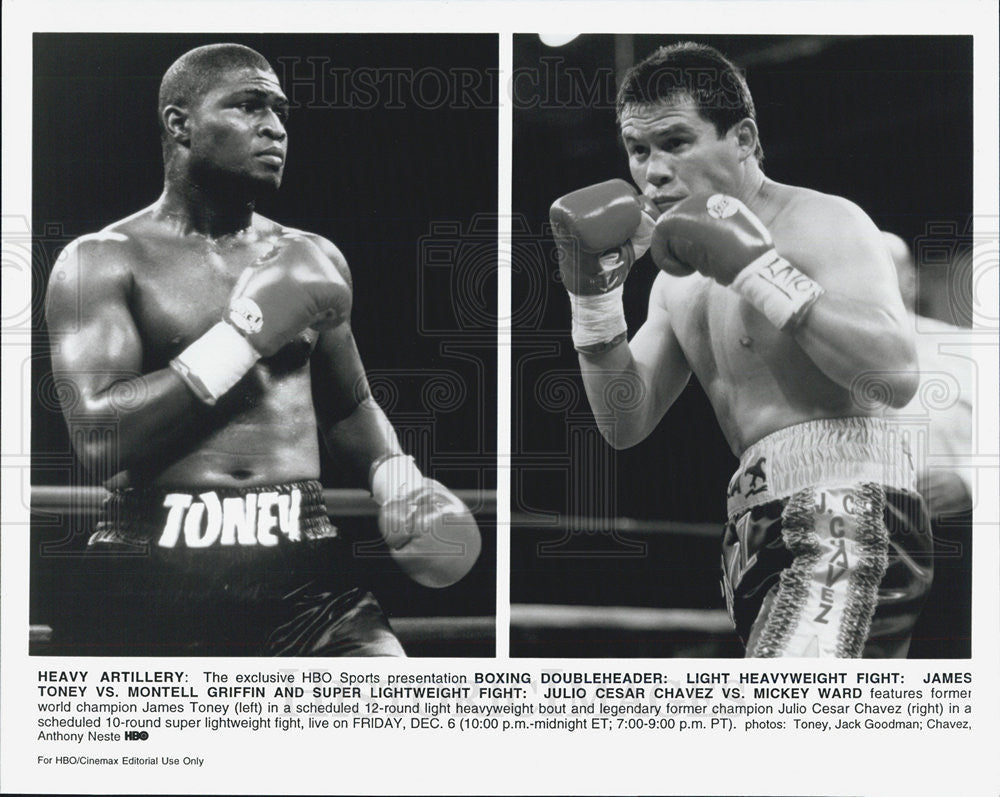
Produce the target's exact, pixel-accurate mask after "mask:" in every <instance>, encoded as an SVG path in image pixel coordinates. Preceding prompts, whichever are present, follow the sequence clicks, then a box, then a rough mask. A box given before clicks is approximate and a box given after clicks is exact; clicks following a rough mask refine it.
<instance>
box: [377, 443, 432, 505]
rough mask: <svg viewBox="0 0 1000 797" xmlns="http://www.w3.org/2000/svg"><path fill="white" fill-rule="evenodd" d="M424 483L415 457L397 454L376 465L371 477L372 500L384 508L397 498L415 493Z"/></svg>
mask: <svg viewBox="0 0 1000 797" xmlns="http://www.w3.org/2000/svg"><path fill="white" fill-rule="evenodd" d="M423 481H424V474H422V473H421V472H420V468H418V467H417V463H416V462H414V461H413V457H410V456H407V455H406V454H396V455H394V456H391V457H386V458H385V459H383V460H382V461H381V462H377V463H376V464H375V467H374V470H373V471H372V475H371V484H372V498H374V499H375V503H376V504H378V505H379V506H383V505H385V504H387V503H389V502H390V501H392V500H393V499H395V498H401V497H402V496H404V495H406V494H407V493H410V492H413V490H415V489H417V488H418V487H419V486H420V485H421V484H422V483H423Z"/></svg>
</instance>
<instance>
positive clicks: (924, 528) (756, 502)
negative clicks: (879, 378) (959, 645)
mask: <svg viewBox="0 0 1000 797" xmlns="http://www.w3.org/2000/svg"><path fill="white" fill-rule="evenodd" d="M897 432H898V430H897V429H895V428H894V427H893V425H892V424H891V423H887V422H886V421H884V420H882V419H877V418H834V419H827V420H820V421H810V422H807V423H802V424H797V425H795V426H791V427H788V428H787V429H782V430H780V431H778V432H775V433H774V434H771V435H768V436H767V437H765V438H763V439H762V440H760V441H759V442H757V443H755V444H754V445H752V446H750V448H748V449H747V450H746V452H744V454H743V456H742V457H741V458H740V467H739V469H738V470H737V472H736V474H735V475H734V476H733V478H732V480H731V481H730V484H729V492H728V507H727V509H728V518H729V519H728V523H727V525H726V530H725V535H724V537H723V548H722V567H723V577H722V581H723V592H724V593H725V596H726V602H727V604H728V606H729V612H730V616H731V617H732V619H733V622H734V623H735V625H736V629H737V632H738V633H739V635H740V638H741V639H742V640H743V642H744V644H745V645H746V655H747V656H748V657H779V656H809V657H858V656H862V655H864V656H865V657H893V658H898V657H904V656H905V655H906V652H907V649H908V647H909V644H910V636H911V634H912V631H913V625H914V623H915V622H916V619H917V616H918V614H919V613H920V609H921V607H922V606H923V603H924V600H925V599H926V597H927V592H928V590H929V589H930V585H931V577H932V572H933V570H932V567H933V565H932V558H931V555H932V540H931V534H930V525H929V523H928V518H927V513H926V511H925V509H924V505H923V501H922V499H921V498H920V496H919V495H918V494H917V493H916V492H915V490H914V482H913V480H914V476H913V472H914V471H913V463H912V461H911V459H910V455H909V452H908V450H907V448H906V444H905V440H904V439H902V437H901V435H900V434H898V433H897Z"/></svg>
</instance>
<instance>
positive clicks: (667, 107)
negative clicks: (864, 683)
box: [511, 33, 977, 659]
mask: <svg viewBox="0 0 1000 797" xmlns="http://www.w3.org/2000/svg"><path fill="white" fill-rule="evenodd" d="M514 78H515V79H514V82H513V99H514V133H513V200H512V201H513V209H514V218H515V219H517V220H518V221H519V224H518V225H515V230H518V229H519V230H520V231H521V234H520V235H519V236H518V233H517V232H515V239H514V244H513V247H514V250H513V251H514V257H513V288H512V290H513V297H514V298H513V306H514V308H515V309H514V318H515V325H514V331H513V337H514V357H513V364H512V369H511V370H512V382H513V385H512V396H513V402H514V404H515V406H516V407H517V408H518V409H517V411H516V414H515V421H514V427H513V433H512V447H513V456H514V462H515V463H516V465H515V474H514V478H513V483H512V494H513V505H512V532H511V535H512V547H511V604H512V608H511V618H512V622H511V654H512V655H513V656H567V657H591V656H593V657H623V656H647V657H648V656H657V657H660V656H662V657H722V658H725V657H739V656H744V655H745V656H747V657H763V658H771V657H782V656H793V657H838V658H842V657H848V658H850V657H860V656H864V657H870V658H901V657H906V656H907V655H909V656H911V657H916V658H945V659H947V658H957V659H961V658H968V657H969V656H970V651H971V646H970V644H971V643H970V628H971V562H972V556H973V551H972V537H971V522H972V510H973V506H972V476H971V474H970V473H969V472H968V468H967V467H966V465H967V463H968V462H969V458H970V456H971V455H972V453H973V439H972V438H973V428H974V420H975V414H976V410H977V408H976V407H975V406H974V403H973V395H974V391H975V389H976V386H975V383H974V378H975V374H974V363H973V362H972V361H971V359H970V358H971V354H970V353H971V347H970V342H971V329H970V327H971V324H972V317H973V307H972V304H973V300H974V296H973V290H972V276H973V262H972V260H973V258H972V248H973V238H972V154H973V148H972V144H973V140H972V98H973V93H972V90H973V83H972V37H969V36H920V37H916V36H816V35H810V36H806V35H797V36H792V35H786V36H761V35H745V36H743V35H727V36H712V35H708V36H706V35H694V34H683V33H677V34H675V33H664V34H659V35H654V34H649V33H643V34H641V35H629V34H617V35H581V36H577V37H569V36H566V37H561V38H560V37H554V36H548V35H530V34H524V35H517V36H515V37H514Z"/></svg>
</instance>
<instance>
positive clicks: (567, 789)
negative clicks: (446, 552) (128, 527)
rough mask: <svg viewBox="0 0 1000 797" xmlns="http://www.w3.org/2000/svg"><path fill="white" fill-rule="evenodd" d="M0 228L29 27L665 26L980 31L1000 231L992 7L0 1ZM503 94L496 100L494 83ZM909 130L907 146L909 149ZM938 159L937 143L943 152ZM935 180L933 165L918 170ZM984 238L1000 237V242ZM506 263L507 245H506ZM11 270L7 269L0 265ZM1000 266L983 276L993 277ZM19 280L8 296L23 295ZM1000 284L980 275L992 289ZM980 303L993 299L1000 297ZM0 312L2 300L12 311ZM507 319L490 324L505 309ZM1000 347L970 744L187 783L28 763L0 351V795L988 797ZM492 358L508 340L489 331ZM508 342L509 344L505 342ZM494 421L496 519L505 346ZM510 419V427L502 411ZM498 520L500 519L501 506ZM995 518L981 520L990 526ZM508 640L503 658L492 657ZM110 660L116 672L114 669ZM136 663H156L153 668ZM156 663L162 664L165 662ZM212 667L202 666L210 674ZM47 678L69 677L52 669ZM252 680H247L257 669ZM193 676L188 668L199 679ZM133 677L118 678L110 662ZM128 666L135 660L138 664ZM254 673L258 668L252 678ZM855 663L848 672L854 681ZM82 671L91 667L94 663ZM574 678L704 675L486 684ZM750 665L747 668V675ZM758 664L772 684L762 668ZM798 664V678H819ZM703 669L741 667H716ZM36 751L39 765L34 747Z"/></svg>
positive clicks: (25, 142)
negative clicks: (0, 40)
mask: <svg viewBox="0 0 1000 797" xmlns="http://www.w3.org/2000/svg"><path fill="white" fill-rule="evenodd" d="M3 18H4V19H3V21H4V52H3V174H4V180H3V188H2V191H3V213H4V215H5V216H9V215H12V214H13V215H15V216H16V215H27V214H26V213H25V211H26V210H27V209H30V207H31V173H30V172H31V158H30V120H31V32H32V31H111V30H115V31H145V30H159V31H167V30H173V31H178V32H181V31H199V32H201V31H211V30H226V31H237V30H244V31H253V32H261V31H273V30H275V29H276V28H279V27H280V29H281V31H282V32H316V31H321V30H332V31H336V32H351V31H355V32H374V31H379V32H393V31H434V32H446V31H452V32H499V33H500V34H501V40H500V44H501V69H502V70H504V72H503V74H505V75H506V74H509V73H510V69H511V55H510V46H511V34H513V33H515V32H524V31H537V30H562V29H565V28H566V27H567V26H572V27H573V28H574V29H577V30H581V31H606V32H613V31H622V30H627V31H635V30H651V31H652V30H662V31H667V32H669V31H671V30H676V31H683V32H686V33H698V32H704V33H716V34H721V33H824V34H871V33H882V34H888V33H894V34H974V35H975V37H976V39H975V51H974V58H975V71H976V74H975V123H976V124H975V135H976V168H975V202H974V206H975V214H976V216H977V217H978V218H979V219H981V220H986V219H989V220H992V222H989V223H992V224H993V225H996V220H997V219H998V217H1000V209H998V204H997V191H996V186H997V185H998V182H1000V179H998V171H997V160H996V157H997V154H996V153H997V140H998V136H997V126H996V120H997V96H998V81H997V64H998V55H997V31H996V22H997V16H996V5H995V3H992V2H938V3H902V2H891V3H890V2H842V3H838V4H833V3H818V2H798V3H791V2H773V3H763V2H752V1H751V0H747V1H746V2H717V3H712V2H702V3H694V2H690V3H686V2H664V3H655V2H629V3H625V2H622V3H614V4H612V3H607V2H586V3H568V2H533V3H528V2H509V3H500V2H490V3H476V4H473V3H456V2H450V3H449V2H406V3H401V2H390V1H388V0H387V1H386V2H373V3H367V4H364V3H358V2H351V3H340V2H274V3H264V2H239V3H235V2H234V3H232V4H227V3H224V2H213V1H212V0H199V1H198V2H171V3H167V2H162V3H143V4H136V3H133V2H128V3H126V2H100V3H99V2H44V1H41V2H39V1H36V2H31V0H12V2H8V3H6V4H4V6H3ZM504 88H505V86H504ZM919 134H920V131H919V130H917V131H914V135H919ZM500 143H501V153H500V161H499V163H500V177H501V189H500V210H501V213H505V212H506V213H508V214H509V211H510V193H509V191H510V188H509V186H510V168H511V164H510V154H509V145H510V108H509V105H503V106H502V107H501V136H500ZM942 146H947V143H946V142H942ZM927 168H928V170H933V168H934V164H927ZM995 229H996V227H995V226H994V231H995ZM501 251H502V252H503V251H509V241H506V242H504V241H502V242H501ZM5 265H6V263H5ZM994 268H995V265H994ZM500 274H501V286H500V297H501V302H502V304H501V307H504V306H505V305H504V304H503V303H504V302H505V303H506V306H509V301H510V283H509V274H510V272H509V270H507V269H501V271H500ZM19 279H20V280H21V281H22V283H23V284H20V285H19V284H18V280H19ZM994 284H995V279H993V278H988V279H987V280H986V285H987V287H988V286H992V285H994ZM4 288H5V291H4V293H5V297H4V300H3V301H4V305H3V306H4V317H5V318H7V317H8V315H9V311H11V310H12V309H16V307H17V305H16V298H17V296H18V295H23V293H24V292H25V291H26V290H27V283H26V282H24V275H23V274H17V273H8V269H6V268H5V269H4ZM988 289H989V290H990V291H991V292H992V293H991V295H990V296H986V297H980V298H981V299H982V301H985V302H989V303H992V302H993V301H995V298H996V296H995V292H993V291H995V289H994V288H990V287H988ZM11 297H14V298H13V299H12V298H11ZM501 316H503V313H501ZM995 337H996V336H995V333H983V337H982V339H983V341H984V344H985V345H983V346H981V347H979V351H980V356H979V358H978V367H979V374H980V377H981V378H980V384H979V387H980V394H979V396H978V397H977V398H978V401H977V404H976V406H977V408H979V410H980V411H981V412H982V413H986V414H984V415H982V416H981V417H980V428H979V433H980V440H979V445H980V447H979V449H978V451H979V452H980V454H981V455H982V456H983V459H982V460H981V462H982V463H983V465H982V467H981V469H980V472H979V473H980V478H979V484H978V490H977V493H978V495H977V525H976V530H975V563H974V584H975V590H976V591H975V606H974V617H973V628H974V630H973V641H974V648H973V655H974V658H973V660H972V662H971V664H970V665H969V666H965V663H959V662H953V663H949V664H948V665H947V666H946V667H942V668H941V669H954V670H970V671H972V672H973V674H974V675H973V677H974V683H975V690H976V694H977V706H978V716H977V719H976V730H975V732H974V733H973V734H972V735H971V736H949V735H938V736H935V735H932V734H930V733H927V734H924V735H923V736H920V737H916V738H914V737H913V736H911V735H908V734H885V733H882V734H877V735H871V734H858V735H857V736H855V737H851V738H850V739H849V741H847V742H845V741H844V740H843V738H841V739H840V740H839V741H838V740H834V739H832V738H826V737H822V738H821V737H816V736H814V735H811V734H798V735H792V734H782V735H779V736H771V735H769V734H765V733H761V734H760V735H758V736H747V735H744V734H731V736H730V739H728V740H725V741H724V740H722V739H720V738H719V737H712V738H710V739H707V740H703V741H700V740H696V739H693V738H683V737H682V738H679V739H678V738H675V737H670V739H669V741H668V742H665V741H664V740H663V738H662V737H659V736H649V737H641V736H636V735H628V736H625V735H611V734H609V735H608V736H598V735H596V734H587V735H583V734H577V735H570V734H565V735H555V734H547V735H545V736H541V735H536V736H530V735H524V734H522V735H519V736H513V735H511V736H504V737H498V736H485V735H483V736H476V735H471V734H466V735H456V734H446V735H429V734H428V735H408V736H404V737H400V736H395V735H386V736H384V737H378V736H375V735H372V734H367V735H365V736H363V737H360V738H358V739H357V740H356V743H354V740H348V741H345V740H344V739H342V738H341V737H336V741H335V742H332V743H331V742H330V741H325V740H323V739H321V738H319V737H317V736H312V735H309V736H304V735H299V736H296V737H291V736H290V737H288V741H287V742H285V743H282V742H281V741H280V740H278V741H276V737H273V736H272V737H259V738H258V737H253V738H251V739H250V740H249V741H246V742H245V743H242V744H239V745H237V744H236V743H234V742H232V741H231V740H222V739H221V737H220V742H219V743H218V744H216V745H213V748H214V751H215V752H214V755H215V756H216V760H215V763H214V764H213V765H211V766H206V768H204V769H201V770H195V771H181V772H164V773H162V774H161V773H157V776H156V777H155V779H147V778H148V776H143V779H142V780H140V779H139V775H140V774H141V773H133V774H131V775H130V774H129V773H128V772H125V773H121V772H102V771H97V772H94V771H90V770H82V769H64V770H53V769H49V770H40V769H36V768H35V767H34V766H33V760H34V759H33V755H32V756H30V757H29V756H26V755H22V752H23V751H25V750H26V749H30V748H32V745H31V744H30V743H28V742H27V741H26V740H27V739H28V738H30V731H31V729H30V728H29V729H26V728H25V727H24V723H23V720H22V719H21V718H23V717H26V716H32V711H33V708H32V707H33V703H34V702H35V701H34V695H33V691H34V690H33V688H32V687H33V685H34V684H35V671H36V670H37V669H38V665H39V661H37V660H34V661H29V660H28V658H27V656H26V655H25V653H26V651H25V639H24V628H25V626H26V625H27V616H28V614H27V592H28V572H27V568H26V567H25V563H26V562H27V561H28V545H27V540H28V536H27V533H26V532H27V528H28V515H27V507H28V496H29V484H28V476H27V474H28V472H29V470H28V469H29V464H30V463H29V456H30V453H29V450H28V448H27V444H28V440H29V439H30V436H29V433H28V418H29V396H28V385H27V381H26V380H25V379H23V377H21V376H19V374H20V373H21V368H22V364H23V357H24V354H25V353H26V352H27V351H28V349H27V348H26V346H27V345H28V344H29V341H28V340H27V339H26V338H24V337H18V336H17V335H11V334H6V333H5V334H4V338H3V353H4V358H3V369H4V371H3V373H4V377H5V378H4V379H3V381H2V384H3V396H2V398H3V423H2V442H3V460H2V464H3V477H4V478H3V479H2V490H3V493H2V501H3V503H2V510H3V529H2V531H3V534H2V546H3V548H2V558H0V562H2V583H3V601H2V626H0V628H2V632H0V633H2V637H0V649H2V651H3V658H2V661H0V678H2V690H0V700H2V706H0V754H2V756H3V759H2V767H3V768H2V771H0V788H2V789H3V790H4V791H27V792H57V791H63V790H72V791H92V792H111V793H113V792H116V791H129V790H131V791H136V790H138V791H149V790H155V791H163V792H177V793H186V792H190V793H202V792H206V791H216V792H236V793H240V792H245V793H249V792H271V793H282V792H313V793H362V792H378V791H383V792H386V793H398V794H406V793H528V792H538V793H578V794H596V793H625V792H631V793H675V794H681V793H683V794H736V793H740V794H748V793H756V794H777V793H796V794H807V793H808V794H828V795H829V794H869V795H882V794H885V795H891V794H901V795H902V794H905V795H917V794H928V795H941V794H962V795H979V794H982V795H987V794H988V795H991V796H992V795H996V793H997V791H998V788H1000V771H998V769H1000V768H998V756H997V755H996V739H997V738H1000V735H998V721H997V718H998V715H1000V710H998V707H1000V697H998V688H997V687H998V675H997V674H998V670H1000V667H998V662H1000V647H998V645H1000V635H998V629H1000V612H998V608H1000V591H998V579H997V565H998V562H1000V545H998V534H997V531H998V525H997V523H996V520H997V518H998V517H1000V512H998V501H997V491H996V486H997V470H996V467H995V465H996V452H997V439H998V425H997V417H996V396H997V395H998V392H997V390H998V388H997V386H998V375H997V349H996V340H995ZM498 342H499V343H501V344H502V343H504V333H503V332H502V331H501V333H500V340H499V341H498ZM506 342H507V343H508V344H509V336H508V338H507V341H506ZM499 380H500V381H499V396H500V401H499V409H500V412H501V416H500V424H499V432H498V443H499V446H500V449H499V450H500V452H501V469H500V473H499V474H498V498H499V499H501V506H503V507H505V506H506V500H507V498H508V497H509V469H508V468H507V467H506V461H507V460H505V458H504V456H503V455H504V454H509V451H510V436H509V435H510V432H509V422H508V418H509V417H510V416H509V396H510V390H509V385H510V358H509V348H507V349H506V350H505V347H504V346H502V345H501V352H500V374H499ZM505 412H506V413H508V414H506V415H504V414H503V413H505ZM499 511H500V515H499V518H500V519H501V521H502V520H505V519H506V510H505V509H500V510H499ZM987 521H989V522H987ZM508 539H509V537H508V532H507V530H506V529H505V528H504V527H503V525H502V524H501V530H500V533H499V534H498V542H499V544H500V552H499V556H498V565H501V566H503V568H504V573H506V565H507V564H508V563H509V558H508V554H507V545H506V543H507V540H508ZM505 580H506V575H503V576H501V577H500V578H499V579H498V590H500V593H499V595H498V598H499V599H500V600H499V601H498V608H499V614H500V618H501V623H500V624H499V627H498V632H499V634H500V635H502V636H505V634H504V633H503V630H504V629H505V628H506V620H507V618H509V610H508V609H507V608H506V607H507V600H506V592H505V590H506V581H505ZM501 644H506V643H501ZM109 663H110V662H109ZM143 663H144V665H145V666H146V667H150V668H152V667H156V666H157V662H155V661H152V660H146V661H144V662H143ZM170 663H171V662H170V661H169V660H167V661H164V662H162V664H163V665H165V666H167V665H169V664H170ZM204 663H205V665H206V666H213V662H209V661H205V662H204ZM58 664H59V666H62V667H66V666H70V665H71V662H70V661H67V660H60V661H59V663H58ZM244 664H246V669H252V667H250V663H244ZM196 665H197V662H196V661H187V662H185V666H186V667H188V668H190V669H192V670H197V669H199V667H197V666H196ZM122 666H123V667H128V666H129V664H128V663H123V665H122ZM133 666H134V665H133ZM262 666H263V665H262ZM865 666H866V665H863V664H860V663H848V664H845V665H843V666H842V667H839V668H838V669H843V670H847V671H849V672H853V671H854V670H856V669H857V670H861V669H864V668H865ZM88 667H89V668H90V669H96V668H94V667H93V666H90V665H89V663H88ZM543 667H548V668H560V667H562V668H565V667H570V668H572V669H583V670H588V669H626V668H627V669H668V670H669V671H671V672H673V673H677V674H680V673H682V672H684V671H686V670H700V671H705V670H708V669H713V667H712V663H711V662H705V661H675V662H669V663H666V662H642V661H635V660H630V661H624V662H614V661H603V660H602V661H591V662H576V663H572V664H570V663H567V662H559V661H553V662H527V661H517V660H508V661H503V660H501V661H498V662H496V664H495V666H494V667H492V669H495V670H515V671H520V670H528V669H531V670H534V671H537V670H538V669H539V668H543ZM741 667H742V668H743V669H747V668H749V667H748V665H745V664H744V665H741ZM753 667H754V668H757V669H776V668H775V667H773V666H768V665H767V664H755V665H753ZM407 668H408V669H409V670H411V671H414V672H417V671H421V672H426V671H441V670H453V671H458V670H461V671H471V670H474V669H480V670H482V669H491V667H490V664H489V663H484V662H482V661H479V662H455V663H454V664H452V663H447V664H446V663H442V662H434V661H412V662H409V663H408V664H407ZM828 668H829V667H828V665H822V666H820V665H817V664H811V663H810V664H806V665H802V666H800V667H799V669H815V670H822V669H828ZM331 669H344V670H353V671H357V672H366V671H388V669H390V665H389V664H386V663H381V662H378V663H364V664H361V663H349V664H340V663H337V664H335V665H332V666H331ZM715 669H730V670H732V669H735V666H734V664H730V663H725V664H720V665H719V666H718V667H717V668H715ZM893 669H894V670H897V671H900V672H904V673H913V674H914V677H916V674H917V673H922V672H924V671H927V670H928V669H931V668H928V667H927V666H925V665H923V664H921V663H913V662H904V663H900V664H899V665H898V666H894V667H893ZM32 752H33V751H32Z"/></svg>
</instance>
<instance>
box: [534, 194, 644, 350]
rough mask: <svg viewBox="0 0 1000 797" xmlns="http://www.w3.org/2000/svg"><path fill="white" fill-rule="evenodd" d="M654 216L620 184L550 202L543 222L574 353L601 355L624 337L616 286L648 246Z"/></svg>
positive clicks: (639, 199)
mask: <svg viewBox="0 0 1000 797" xmlns="http://www.w3.org/2000/svg"><path fill="white" fill-rule="evenodd" d="M656 213H657V210H656V208H655V206H653V205H652V204H650V203H648V202H646V201H645V200H644V199H643V198H642V197H641V196H640V195H639V194H638V193H637V192H636V190H635V189H634V188H633V187H632V186H630V185H629V184H628V183H626V182H625V181H624V180H608V181H607V182H603V183H598V184H597V185H591V186H587V187H586V188H581V189H580V190H578V191H573V192H572V193H570V194H566V196H563V197H560V198H559V199H557V200H556V201H555V202H554V203H553V204H552V208H551V209H550V210H549V220H550V221H551V222H552V231H553V237H554V238H555V241H556V247H557V250H558V254H559V273H560V275H561V276H562V280H563V284H564V285H565V286H566V290H568V291H569V293H570V302H571V304H572V310H573V344H574V345H575V346H576V348H577V350H578V351H581V352H586V353H596V352H601V351H606V350H607V349H609V348H611V347H612V346H614V345H616V344H617V343H619V342H620V341H622V340H624V339H625V335H626V332H627V329H626V325H625V311H624V308H623V306H622V285H623V284H624V282H625V278H626V277H627V276H628V272H629V270H630V269H631V268H632V264H633V263H634V262H635V261H636V260H637V259H638V258H640V257H642V255H643V254H644V253H645V252H646V250H647V249H648V248H649V239H650V235H651V234H652V231H653V224H654V221H655V215H656Z"/></svg>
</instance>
